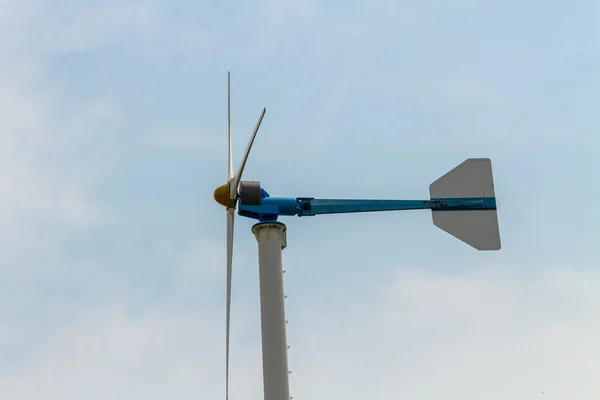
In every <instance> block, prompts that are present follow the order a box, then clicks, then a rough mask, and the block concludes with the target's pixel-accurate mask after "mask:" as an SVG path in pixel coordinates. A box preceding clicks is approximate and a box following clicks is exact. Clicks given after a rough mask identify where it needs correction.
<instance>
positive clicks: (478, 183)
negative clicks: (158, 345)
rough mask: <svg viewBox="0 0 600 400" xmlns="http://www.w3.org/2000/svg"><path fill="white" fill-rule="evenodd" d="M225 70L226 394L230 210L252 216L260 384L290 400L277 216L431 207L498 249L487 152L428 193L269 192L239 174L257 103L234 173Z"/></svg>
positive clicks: (480, 245) (453, 228)
mask: <svg viewBox="0 0 600 400" xmlns="http://www.w3.org/2000/svg"><path fill="white" fill-rule="evenodd" d="M230 98H231V75H230V73H228V74H227V137H228V153H229V155H228V160H229V162H228V174H227V183H225V184H223V185H221V186H219V187H218V188H217V189H216V190H215V192H214V198H215V200H216V201H217V203H219V204H221V205H222V206H224V207H225V209H226V212H227V297H226V330H225V354H226V355H225V399H226V400H228V399H229V337H230V325H231V276H232V257H233V227H234V216H235V213H236V211H237V213H238V215H240V216H243V217H247V218H251V219H254V220H257V221H258V222H257V223H256V224H255V225H254V226H253V227H252V232H253V233H254V235H255V237H256V240H257V242H258V271H259V282H260V313H261V335H262V366H263V390H264V399H265V400H288V399H289V398H290V391H289V371H288V360H287V347H288V346H287V340H286V320H285V308H284V294H283V269H282V263H281V259H282V257H281V252H282V250H283V249H284V248H285V247H286V246H287V240H286V226H285V225H284V224H283V223H282V222H280V221H279V217H280V216H298V217H304V216H315V215H319V214H338V213H359V212H374V211H398V210H431V212H432V218H433V223H434V225H435V226H437V227H438V228H440V229H442V230H444V231H446V232H448V233H449V234H451V235H452V236H454V237H456V238H458V239H460V240H462V241H463V242H465V243H466V244H468V245H470V246H472V247H474V248H475V249H477V250H500V247H501V245H500V232H499V229H498V216H497V212H496V195H495V191H494V182H493V176H492V165H491V161H490V160H489V159H488V158H469V159H467V160H465V161H464V162H462V163H461V164H459V165H458V166H457V167H455V168H454V169H452V170H451V171H449V172H448V173H446V174H445V175H443V176H442V177H440V178H439V179H437V180H436V181H435V182H433V183H432V184H431V185H430V186H429V194H430V198H429V199H428V200H366V199H315V198H313V197H271V196H270V195H269V193H267V192H266V191H265V190H264V189H263V188H262V187H261V185H260V182H254V181H242V180H241V179H242V174H243V172H244V167H245V166H246V161H247V160H248V155H249V154H250V149H251V148H252V144H253V143H254V139H255V138H256V134H257V132H258V129H259V128H260V124H261V122H262V120H263V117H264V115H265V112H266V109H263V110H262V113H261V114H260V117H259V119H258V122H257V123H256V126H255V127H254V131H253V132H252V135H251V136H250V141H249V142H248V146H247V147H246V151H245V152H244V155H243V157H242V161H241V163H240V165H239V167H238V169H237V170H236V171H235V173H234V169H233V160H232V150H231V148H232V146H231V101H230Z"/></svg>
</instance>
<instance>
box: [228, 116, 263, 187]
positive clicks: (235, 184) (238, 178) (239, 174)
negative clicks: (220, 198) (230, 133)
mask: <svg viewBox="0 0 600 400" xmlns="http://www.w3.org/2000/svg"><path fill="white" fill-rule="evenodd" d="M265 112H267V109H266V108H263V111H262V113H261V114H260V117H259V118H258V122H257V123H256V127H255V128H254V132H252V136H251V137H250V141H249V142H248V147H246V152H245V153H244V157H243V158H242V162H241V163H240V166H239V168H238V170H237V172H236V174H235V176H234V177H233V178H232V179H233V184H232V185H230V186H229V198H230V199H235V197H236V194H237V190H238V186H240V181H241V180H242V174H243V173H244V167H245V166H246V161H248V154H250V149H251V148H252V143H254V138H256V133H257V132H258V128H260V123H261V122H262V120H263V117H264V116H265Z"/></svg>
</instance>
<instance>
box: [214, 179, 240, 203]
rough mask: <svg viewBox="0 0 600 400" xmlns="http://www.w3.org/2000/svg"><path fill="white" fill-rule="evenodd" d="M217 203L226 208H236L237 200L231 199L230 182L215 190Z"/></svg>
mask: <svg viewBox="0 0 600 400" xmlns="http://www.w3.org/2000/svg"><path fill="white" fill-rule="evenodd" d="M213 196H214V198H215V201H216V202H217V203H219V204H220V205H222V206H223V207H226V208H234V207H235V199H230V198H229V182H227V183H225V184H223V185H221V186H219V187H218V188H216V189H215V192H214V194H213Z"/></svg>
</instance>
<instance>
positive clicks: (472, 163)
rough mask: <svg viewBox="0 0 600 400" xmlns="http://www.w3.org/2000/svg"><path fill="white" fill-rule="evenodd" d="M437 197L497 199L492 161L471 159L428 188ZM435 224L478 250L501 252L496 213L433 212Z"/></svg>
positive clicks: (479, 211)
mask: <svg viewBox="0 0 600 400" xmlns="http://www.w3.org/2000/svg"><path fill="white" fill-rule="evenodd" d="M429 194H430V196H431V198H432V199H434V198H482V197H483V198H495V197H496V194H495V192H494V179H493V176H492V162H491V161H490V159H489V158H469V159H467V160H465V161H464V162H463V163H462V164H460V165H458V166H457V167H456V168H454V169H453V170H451V171H450V172H448V173H447V174H445V175H444V176H442V177H441V178H439V179H438V180H436V181H435V182H433V183H432V184H431V185H429ZM432 217H433V223H434V225H435V226H437V227H438V228H440V229H442V230H444V231H446V232H448V233H449V234H451V235H452V236H454V237H456V238H457V239H460V240H462V241H463V242H465V243H467V244H468V245H470V246H472V247H474V248H476V249H477V250H500V247H501V244H500V230H499V228H498V214H497V212H496V210H468V211H467V210H448V211H432Z"/></svg>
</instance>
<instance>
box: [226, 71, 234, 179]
mask: <svg viewBox="0 0 600 400" xmlns="http://www.w3.org/2000/svg"><path fill="white" fill-rule="evenodd" d="M227 138H228V147H229V164H228V165H227V180H228V181H229V180H230V179H231V178H233V155H232V150H231V72H230V71H227Z"/></svg>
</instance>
